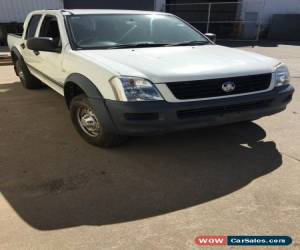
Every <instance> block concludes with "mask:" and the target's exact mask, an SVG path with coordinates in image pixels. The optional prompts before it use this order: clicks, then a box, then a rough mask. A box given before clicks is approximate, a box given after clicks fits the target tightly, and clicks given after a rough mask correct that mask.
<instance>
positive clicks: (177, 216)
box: [0, 45, 300, 250]
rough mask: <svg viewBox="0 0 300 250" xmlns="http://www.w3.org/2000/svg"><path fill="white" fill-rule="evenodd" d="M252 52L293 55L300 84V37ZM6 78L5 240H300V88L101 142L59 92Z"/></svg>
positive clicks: (27, 243) (102, 244)
mask: <svg viewBox="0 0 300 250" xmlns="http://www.w3.org/2000/svg"><path fill="white" fill-rule="evenodd" d="M243 49H246V50H251V51H255V52H258V53H262V54H265V55H270V56H273V57H277V58H280V59H282V61H284V62H285V63H287V65H288V66H289V67H290V69H291V73H292V82H293V84H294V85H295V86H296V90H297V89H299V88H298V86H297V85H298V84H299V83H300V46H292V45H276V46H275V45H272V46H270V47H254V48H250V47H245V48H243ZM0 83H1V84H0V107H1V108H0V138H1V139H0V191H1V194H0V249H178V250H182V249H199V247H197V246H196V245H195V244H194V239H195V237H197V236H199V235H289V236H291V237H292V238H293V239H294V244H293V246H292V247H289V248H288V249H300V181H299V179H300V111H299V107H300V93H299V91H296V93H295V97H294V100H293V102H292V103H291V104H290V105H289V107H288V109H287V110H286V111H285V112H283V113H280V114H278V115H275V116H272V117H267V118H264V119H261V120H259V121H257V122H255V123H248V124H243V125H230V126H223V127H218V128H208V129H200V130H196V131H188V132H181V133H175V134H170V135H166V136H156V137H148V138H136V139H134V140H132V141H130V142H129V143H128V144H127V145H124V146H122V147H119V148H115V149H100V148H96V147H93V146H90V145H89V144H87V143H85V142H84V141H83V140H82V139H81V138H80V137H79V136H78V135H77V133H76V132H75V130H74V129H73V127H72V124H71V121H70V119H69V114H68V110H67V108H66V106H65V104H64V99H63V98H62V97H61V96H59V95H58V94H56V93H55V92H53V91H51V90H50V89H42V90H36V91H29V90H25V89H23V88H22V86H21V84H20V83H19V81H18V79H17V78H16V77H15V76H14V74H13V70H12V67H11V66H3V67H1V68H0ZM213 249H224V248H213ZM231 249H237V248H236V247H234V248H231ZM255 249H263V248H255ZM266 249H270V248H266ZM272 249H273V248H272ZM274 249H280V248H277V247H276V248H274ZM282 249H287V248H282Z"/></svg>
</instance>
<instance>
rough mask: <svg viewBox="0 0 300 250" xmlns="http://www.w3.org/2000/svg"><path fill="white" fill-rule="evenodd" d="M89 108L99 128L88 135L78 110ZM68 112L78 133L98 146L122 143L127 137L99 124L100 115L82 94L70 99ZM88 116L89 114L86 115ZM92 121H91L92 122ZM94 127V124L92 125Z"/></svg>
mask: <svg viewBox="0 0 300 250" xmlns="http://www.w3.org/2000/svg"><path fill="white" fill-rule="evenodd" d="M84 109H87V110H90V112H92V114H93V118H96V119H97V121H98V123H97V124H98V126H97V127H99V130H96V132H95V133H94V134H93V136H92V135H90V134H89V133H90V132H87V130H88V129H86V128H84V125H82V122H80V121H79V120H82V119H80V118H79V117H80V114H79V113H80V112H81V110H84ZM70 114H71V119H72V123H73V125H74V126H75V128H76V130H77V131H78V133H79V134H80V135H81V137H82V138H83V139H84V140H86V141H87V142H88V143H90V144H92V145H95V146H98V147H104V148H105V147H116V146H119V145H121V144H122V143H124V142H125V141H126V139H127V137H126V136H122V135H118V134H113V133H109V132H107V131H106V129H105V128H104V127H103V126H102V124H101V117H98V116H96V114H95V112H94V110H93V107H92V106H91V104H90V103H89V100H88V97H87V96H86V95H84V94H81V95H78V96H76V97H74V98H73V99H72V100H71V104H70ZM88 116H89V115H88ZM92 123H93V122H92ZM93 128H94V126H93Z"/></svg>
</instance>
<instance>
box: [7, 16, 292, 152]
mask: <svg viewBox="0 0 300 250" xmlns="http://www.w3.org/2000/svg"><path fill="white" fill-rule="evenodd" d="M214 38H215V36H214V35H213V34H206V35H203V34H202V33H200V32H199V31H198V30H196V29H195V28H194V27H192V26H191V25H189V24H188V23H186V22H185V21H183V20H181V19H180V18H178V17H176V16H174V15H172V14H168V13H159V12H145V11H121V10H41V11H34V12H32V13H30V14H29V15H28V17H27V18H26V21H25V23H24V33H23V35H22V36H21V37H18V36H16V35H9V36H8V44H9V47H10V49H11V55H12V59H13V62H14V67H15V71H16V74H17V75H18V76H19V77H20V80H21V82H22V84H23V85H24V87H25V88H28V89H34V88H38V87H40V86H41V83H44V84H46V85H48V86H49V87H51V88H52V89H54V90H55V91H57V92H58V93H59V94H61V95H63V96H64V97H65V100H66V104H67V107H68V108H69V109H70V113H71V119H72V122H73V124H74V126H75V128H76V129H77V130H78V132H79V134H80V135H81V136H82V137H83V138H84V139H85V140H87V141H88V142H89V143H92V144H94V145H98V146H103V147H105V146H113V145H117V144H120V143H121V142H122V141H124V139H125V138H126V137H127V136H131V135H149V134H157V133H166V132H170V131H175V130H182V129H190V128H198V127H204V126H213V125H219V124H225V123H234V122H241V121H251V120H255V119H258V118H261V117H263V116H267V115H271V114H275V113H278V112H280V111H283V110H284V109H285V108H286V106H287V104H288V103H289V102H290V101H291V99H292V95H293V92H294V88H293V87H292V86H291V85H290V84H289V82H290V77H289V71H288V69H287V67H286V66H285V65H284V64H282V63H281V62H280V61H278V60H276V59H272V58H269V57H265V56H262V55H259V54H254V53H250V52H246V51H241V50H237V49H231V48H227V47H223V46H218V45H216V44H215V43H214Z"/></svg>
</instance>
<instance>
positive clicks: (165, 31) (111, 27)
mask: <svg viewBox="0 0 300 250" xmlns="http://www.w3.org/2000/svg"><path fill="white" fill-rule="evenodd" d="M68 22H69V27H70V29H71V34H72V38H73V41H74V42H75V44H76V45H77V46H78V47H80V48H82V49H84V48H86V49H88V48H109V47H114V46H117V45H120V44H123V45H124V44H144V43H145V44H150V45H151V44H152V45H155V44H157V45H159V44H160V45H162V44H175V43H184V42H189V41H200V42H207V39H206V38H205V37H204V36H203V35H201V34H200V33H198V32H196V31H195V30H194V29H193V28H191V27H190V26H188V25H187V24H185V23H184V22H182V21H181V20H180V19H178V18H176V17H174V16H168V15H128V14H109V15H107V14H105V15H72V16H68Z"/></svg>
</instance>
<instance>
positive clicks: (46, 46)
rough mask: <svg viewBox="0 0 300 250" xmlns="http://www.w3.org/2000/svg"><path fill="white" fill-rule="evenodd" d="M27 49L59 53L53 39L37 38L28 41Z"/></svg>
mask: <svg viewBox="0 0 300 250" xmlns="http://www.w3.org/2000/svg"><path fill="white" fill-rule="evenodd" d="M27 48H28V49H30V50H33V51H48V52H59V48H58V47H57V46H56V45H55V43H54V41H53V38H51V37H38V38H37V37H35V38H30V39H28V41H27Z"/></svg>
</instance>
